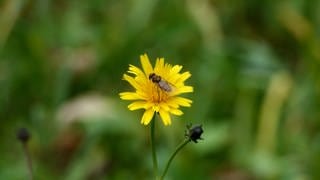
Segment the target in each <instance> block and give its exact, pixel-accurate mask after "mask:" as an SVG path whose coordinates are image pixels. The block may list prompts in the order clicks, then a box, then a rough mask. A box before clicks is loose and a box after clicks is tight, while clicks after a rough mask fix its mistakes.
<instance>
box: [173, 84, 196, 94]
mask: <svg viewBox="0 0 320 180" xmlns="http://www.w3.org/2000/svg"><path fill="white" fill-rule="evenodd" d="M190 92H193V87H192V86H182V87H179V88H176V89H175V91H173V92H172V96H175V95H178V94H182V93H190Z"/></svg>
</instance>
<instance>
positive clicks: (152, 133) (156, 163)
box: [150, 115, 158, 179]
mask: <svg viewBox="0 0 320 180" xmlns="http://www.w3.org/2000/svg"><path fill="white" fill-rule="evenodd" d="M155 121H156V115H154V116H153V118H152V120H151V128H150V136H151V148H152V161H153V171H154V176H155V178H156V179H157V178H158V161H157V154H156V146H155V143H154V131H155V130H154V129H155V124H156V122H155Z"/></svg>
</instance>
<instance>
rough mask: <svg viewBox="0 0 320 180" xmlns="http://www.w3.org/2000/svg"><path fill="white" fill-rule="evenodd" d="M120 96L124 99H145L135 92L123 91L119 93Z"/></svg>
mask: <svg viewBox="0 0 320 180" xmlns="http://www.w3.org/2000/svg"><path fill="white" fill-rule="evenodd" d="M119 95H120V98H121V99H123V100H138V99H144V98H143V97H142V96H140V95H139V94H137V93H134V92H122V93H120V94H119Z"/></svg>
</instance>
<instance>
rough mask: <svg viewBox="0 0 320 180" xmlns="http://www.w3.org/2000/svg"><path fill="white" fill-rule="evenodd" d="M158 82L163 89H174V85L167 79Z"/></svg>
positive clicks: (168, 90)
mask: <svg viewBox="0 0 320 180" xmlns="http://www.w3.org/2000/svg"><path fill="white" fill-rule="evenodd" d="M158 84H159V87H160V88H161V89H163V90H165V91H167V92H171V91H172V87H171V86H170V84H169V83H168V82H167V81H164V80H161V81H160V82H159V83H158Z"/></svg>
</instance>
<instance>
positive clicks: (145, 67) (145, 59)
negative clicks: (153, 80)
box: [140, 54, 153, 76]
mask: <svg viewBox="0 0 320 180" xmlns="http://www.w3.org/2000/svg"><path fill="white" fill-rule="evenodd" d="M140 62H141V65H142V68H143V71H144V72H145V74H146V75H147V76H149V74H150V73H152V72H153V68H152V65H151V64H150V61H149V58H148V56H147V54H144V55H141V56H140Z"/></svg>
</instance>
